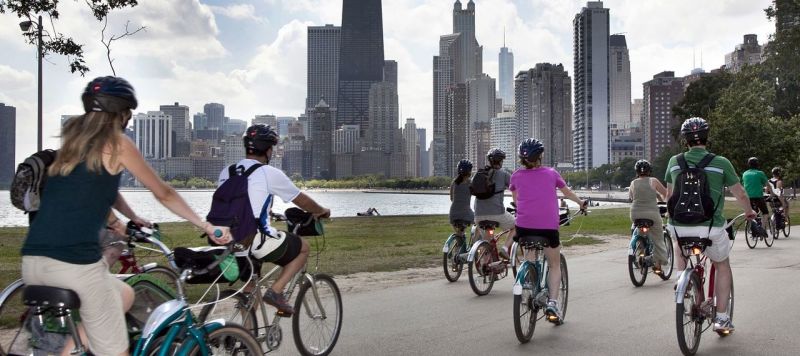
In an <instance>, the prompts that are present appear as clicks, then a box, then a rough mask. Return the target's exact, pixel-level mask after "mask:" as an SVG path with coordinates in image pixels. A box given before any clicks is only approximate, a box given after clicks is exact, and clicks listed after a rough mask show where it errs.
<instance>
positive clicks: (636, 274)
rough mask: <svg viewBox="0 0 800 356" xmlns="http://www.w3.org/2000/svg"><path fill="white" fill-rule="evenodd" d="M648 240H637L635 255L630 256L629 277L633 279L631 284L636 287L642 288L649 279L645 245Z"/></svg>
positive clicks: (634, 247) (642, 238) (634, 249)
mask: <svg viewBox="0 0 800 356" xmlns="http://www.w3.org/2000/svg"><path fill="white" fill-rule="evenodd" d="M646 238H647V237H640V238H639V239H638V240H636V244H635V245H634V246H633V255H628V275H629V276H630V277H631V283H633V285H634V286H636V287H641V286H642V285H643V284H644V281H645V280H646V279H647V264H646V263H645V257H646V256H647V247H646V246H645V244H644V239H646Z"/></svg>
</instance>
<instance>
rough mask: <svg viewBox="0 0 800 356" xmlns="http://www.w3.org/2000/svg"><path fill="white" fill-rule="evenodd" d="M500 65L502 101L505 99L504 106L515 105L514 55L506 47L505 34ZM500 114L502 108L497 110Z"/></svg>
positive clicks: (498, 77)
mask: <svg viewBox="0 0 800 356" xmlns="http://www.w3.org/2000/svg"><path fill="white" fill-rule="evenodd" d="M498 61H499V64H500V71H499V73H498V74H497V79H498V81H499V83H498V84H499V85H498V88H497V89H498V91H499V92H500V99H503V105H508V104H513V103H514V53H511V51H509V50H508V47H506V41H505V34H503V47H502V48H500V55H499V56H498ZM497 109H498V112H500V111H499V110H501V109H502V108H497Z"/></svg>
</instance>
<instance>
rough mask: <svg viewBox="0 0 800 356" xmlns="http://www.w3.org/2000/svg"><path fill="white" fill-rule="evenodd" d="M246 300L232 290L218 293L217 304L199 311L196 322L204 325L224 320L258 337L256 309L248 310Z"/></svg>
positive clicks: (244, 296)
mask: <svg viewBox="0 0 800 356" xmlns="http://www.w3.org/2000/svg"><path fill="white" fill-rule="evenodd" d="M226 298H227V299H226ZM248 299H249V298H248V297H247V296H246V295H243V294H242V293H236V290H234V289H226V290H224V291H222V292H220V293H219V299H218V300H219V302H215V303H213V304H208V305H205V306H203V309H200V313H199V314H198V315H197V320H198V321H199V322H200V323H204V322H206V321H209V320H214V319H220V318H221V319H225V321H230V322H234V323H236V324H238V325H241V326H242V327H244V328H245V329H246V330H248V331H250V333H251V334H253V336H255V337H258V330H259V329H258V318H257V317H256V315H257V314H256V309H255V308H248V302H249V300H248ZM262 307H263V306H262Z"/></svg>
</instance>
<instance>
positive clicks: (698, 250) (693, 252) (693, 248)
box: [692, 246, 703, 256]
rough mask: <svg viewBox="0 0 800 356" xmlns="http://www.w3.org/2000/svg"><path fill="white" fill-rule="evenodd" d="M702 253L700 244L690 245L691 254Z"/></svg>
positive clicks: (698, 254) (697, 254)
mask: <svg viewBox="0 0 800 356" xmlns="http://www.w3.org/2000/svg"><path fill="white" fill-rule="evenodd" d="M701 253H703V249H701V248H700V246H692V256H700V254H701Z"/></svg>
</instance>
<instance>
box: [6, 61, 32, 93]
mask: <svg viewBox="0 0 800 356" xmlns="http://www.w3.org/2000/svg"><path fill="white" fill-rule="evenodd" d="M34 85H36V76H34V75H33V74H31V73H30V72H28V71H25V70H16V69H14V68H11V67H9V66H6V65H3V64H0V88H3V91H19V90H28V89H31V88H33V87H34Z"/></svg>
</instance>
